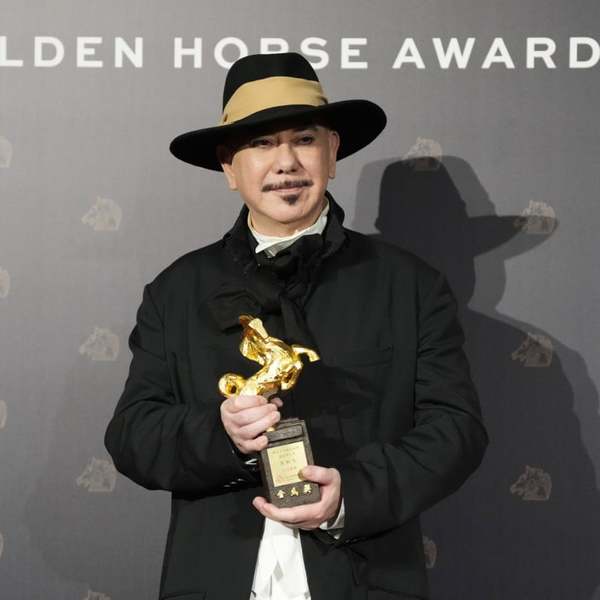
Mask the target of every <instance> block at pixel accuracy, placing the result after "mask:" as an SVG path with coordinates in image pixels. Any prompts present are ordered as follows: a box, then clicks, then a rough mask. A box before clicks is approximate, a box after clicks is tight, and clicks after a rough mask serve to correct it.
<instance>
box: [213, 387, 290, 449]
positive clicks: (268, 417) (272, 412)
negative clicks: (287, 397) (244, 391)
mask: <svg viewBox="0 0 600 600" xmlns="http://www.w3.org/2000/svg"><path fill="white" fill-rule="evenodd" d="M282 406H283V401H282V400H281V398H272V399H271V401H270V402H269V401H268V400H267V399H266V398H265V397H264V396H232V397H231V398H227V399H226V400H224V401H223V402H222V403H221V421H223V427H225V431H226V432H227V435H228V436H229V437H230V438H231V441H232V442H233V443H234V444H235V445H236V447H237V448H238V449H239V451H240V452H242V453H243V454H251V453H252V452H260V451H261V450H263V449H264V448H266V447H267V442H268V440H267V436H266V435H261V434H262V433H264V432H265V431H266V430H267V428H269V427H271V426H273V425H275V423H277V421H279V419H281V413H280V412H279V410H278V409H279V408H281V407H282ZM257 436H258V437H257Z"/></svg>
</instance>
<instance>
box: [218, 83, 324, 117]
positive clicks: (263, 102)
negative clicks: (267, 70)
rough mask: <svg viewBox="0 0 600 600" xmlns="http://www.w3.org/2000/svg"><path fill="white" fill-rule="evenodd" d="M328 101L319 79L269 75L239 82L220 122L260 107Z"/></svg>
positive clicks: (314, 104) (249, 113) (319, 103)
mask: <svg viewBox="0 0 600 600" xmlns="http://www.w3.org/2000/svg"><path fill="white" fill-rule="evenodd" d="M327 103H328V100H327V98H326V97H325V94H324V93H323V88H322V87H321V84H320V83H319V82H318V81H311V80H310V79H300V78H299V77H266V78H264V79H257V80H256V81H248V82H247V83H244V84H243V85H240V87H239V88H238V89H237V90H236V91H235V92H234V93H233V95H232V96H231V98H229V101H228V102H227V104H226V105H225V109H224V110H223V116H222V117H221V120H220V121H219V125H226V124H229V123H235V121H239V120H240V119H243V118H244V117H247V116H249V115H251V114H253V113H255V112H258V111H259V110H264V109H265V108H272V107H274V106H285V105H288V104H309V105H310V106H321V105H322V104H327Z"/></svg>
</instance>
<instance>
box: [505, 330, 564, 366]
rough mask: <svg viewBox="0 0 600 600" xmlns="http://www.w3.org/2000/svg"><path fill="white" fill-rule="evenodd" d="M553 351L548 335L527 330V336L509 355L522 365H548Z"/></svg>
mask: <svg viewBox="0 0 600 600" xmlns="http://www.w3.org/2000/svg"><path fill="white" fill-rule="evenodd" d="M553 353H554V347H553V345H552V340H551V339H550V338H549V337H548V336H546V335H542V334H539V333H529V332H528V333H527V337H526V338H525V339H524V340H523V342H522V343H521V345H520V346H519V347H518V348H517V349H516V350H515V351H514V352H512V353H511V355H510V357H511V358H512V359H513V360H519V361H521V362H522V363H523V366H524V367H549V366H550V364H551V363H552V355H553Z"/></svg>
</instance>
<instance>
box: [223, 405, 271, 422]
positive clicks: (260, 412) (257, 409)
mask: <svg viewBox="0 0 600 600" xmlns="http://www.w3.org/2000/svg"><path fill="white" fill-rule="evenodd" d="M276 411H277V407H276V406H275V405H274V404H265V405H260V406H253V407H252V408H245V409H243V410H240V411H238V412H236V413H231V415H230V417H229V418H230V419H231V420H232V421H233V422H234V423H235V424H236V425H237V426H238V427H243V426H244V425H249V424H250V423H254V422H256V421H258V420H259V419H263V418H264V417H266V416H267V415H270V414H271V413H274V412H276Z"/></svg>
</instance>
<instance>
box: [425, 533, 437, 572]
mask: <svg viewBox="0 0 600 600" xmlns="http://www.w3.org/2000/svg"><path fill="white" fill-rule="evenodd" d="M423 550H424V552H425V567H426V568H428V569H433V567H435V560H436V558H437V546H436V545H435V542H434V541H433V540H432V539H430V538H428V537H427V536H426V535H424V536H423Z"/></svg>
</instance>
